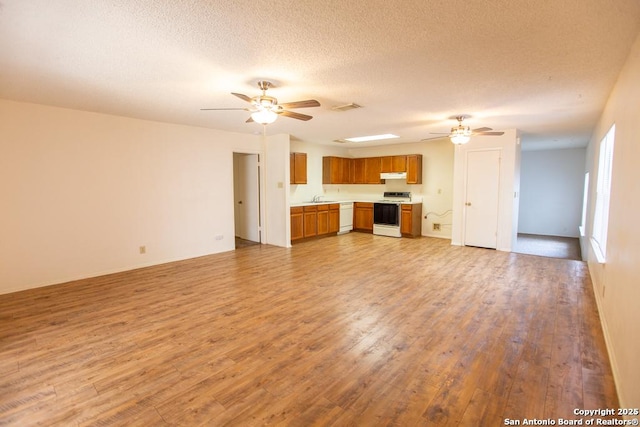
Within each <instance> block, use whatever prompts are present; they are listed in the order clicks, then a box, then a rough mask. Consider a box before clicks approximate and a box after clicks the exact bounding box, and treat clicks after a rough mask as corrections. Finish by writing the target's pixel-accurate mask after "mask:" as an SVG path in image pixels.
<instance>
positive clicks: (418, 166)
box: [407, 154, 422, 184]
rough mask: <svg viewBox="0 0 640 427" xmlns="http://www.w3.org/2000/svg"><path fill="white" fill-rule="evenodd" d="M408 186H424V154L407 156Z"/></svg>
mask: <svg viewBox="0 0 640 427" xmlns="http://www.w3.org/2000/svg"><path fill="white" fill-rule="evenodd" d="M407 184H422V154H409V155H408V156H407Z"/></svg>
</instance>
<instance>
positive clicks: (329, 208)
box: [291, 203, 340, 242]
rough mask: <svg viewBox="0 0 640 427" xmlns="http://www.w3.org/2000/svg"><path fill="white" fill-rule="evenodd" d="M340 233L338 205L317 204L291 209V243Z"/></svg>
mask: <svg viewBox="0 0 640 427" xmlns="http://www.w3.org/2000/svg"><path fill="white" fill-rule="evenodd" d="M338 231H340V204H339V203H331V204H319V205H312V206H295V207H292V208H291V241H292V242H293V241H295V240H300V239H305V238H309V237H315V236H325V235H330V234H335V233H337V232H338Z"/></svg>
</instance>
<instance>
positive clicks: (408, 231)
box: [400, 203, 422, 237]
mask: <svg viewBox="0 0 640 427" xmlns="http://www.w3.org/2000/svg"><path fill="white" fill-rule="evenodd" d="M401 206H402V208H401V210H400V233H402V235H403V236H405V237H418V236H420V235H421V234H422V204H417V203H416V204H403V205H401Z"/></svg>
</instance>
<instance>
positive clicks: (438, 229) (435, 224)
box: [433, 222, 440, 231]
mask: <svg viewBox="0 0 640 427" xmlns="http://www.w3.org/2000/svg"><path fill="white" fill-rule="evenodd" d="M433 231H440V223H437V222H434V223H433Z"/></svg>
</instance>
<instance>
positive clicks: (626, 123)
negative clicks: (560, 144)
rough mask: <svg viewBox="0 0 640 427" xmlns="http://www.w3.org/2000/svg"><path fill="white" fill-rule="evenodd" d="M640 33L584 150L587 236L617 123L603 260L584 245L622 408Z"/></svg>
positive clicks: (638, 342) (634, 299)
mask: <svg viewBox="0 0 640 427" xmlns="http://www.w3.org/2000/svg"><path fill="white" fill-rule="evenodd" d="M639 111H640V35H639V36H638V38H637V39H636V42H635V44H634V46H633V48H632V50H631V52H630V55H629V57H628V59H627V62H626V64H625V66H624V68H623V69H622V71H621V73H620V75H619V77H618V81H617V83H616V85H615V87H614V89H613V91H612V93H611V95H610V97H609V100H608V102H607V105H606V107H605V110H604V112H603V113H602V116H601V117H600V120H599V121H598V124H597V126H596V128H595V130H594V133H593V135H592V138H591V141H590V143H589V147H588V150H587V163H586V167H587V170H588V171H589V172H590V174H589V175H590V178H591V182H590V185H589V188H590V192H589V212H588V217H587V218H588V220H587V236H590V235H591V231H592V224H593V212H594V204H593V201H594V200H595V188H596V179H597V170H598V150H599V145H600V141H601V139H602V138H603V137H604V135H605V134H606V132H607V131H608V130H609V128H610V127H611V125H613V124H614V123H615V125H616V135H615V143H614V154H613V175H612V183H611V185H612V188H611V202H610V203H611V204H610V209H609V235H608V241H607V260H606V264H599V263H598V262H597V260H596V257H595V254H594V252H593V250H592V248H591V245H589V244H586V245H583V254H584V253H586V254H587V260H588V263H589V270H590V272H591V277H592V279H593V284H594V290H595V294H596V300H597V302H598V307H599V311H600V319H601V321H602V324H603V329H604V334H605V338H606V340H607V346H608V349H609V355H610V358H611V362H612V367H613V372H614V376H615V380H616V385H617V388H618V397H619V400H620V407H622V408H634V407H635V408H637V407H639V406H640V364H639V363H638V360H639V359H640V356H639V355H640V309H639V302H640V226H638V212H640V185H638V183H640V167H638V164H639V163H640V143H639V142H640V138H639V136H638V135H640V120H638V112H639Z"/></svg>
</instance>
